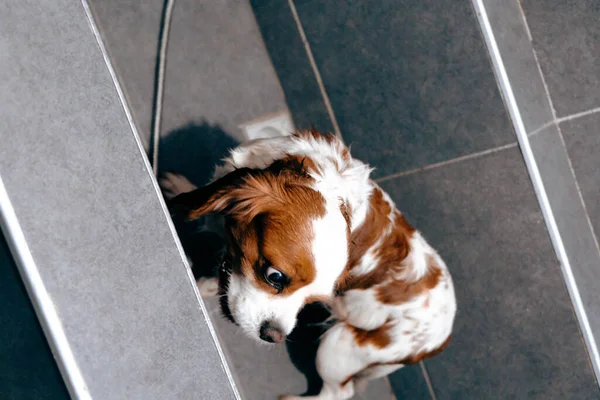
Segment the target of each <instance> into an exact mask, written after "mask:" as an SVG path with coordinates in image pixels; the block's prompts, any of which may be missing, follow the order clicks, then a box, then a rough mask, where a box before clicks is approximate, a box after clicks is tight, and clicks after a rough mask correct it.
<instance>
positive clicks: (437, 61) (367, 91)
mask: <svg viewBox="0 0 600 400" xmlns="http://www.w3.org/2000/svg"><path fill="white" fill-rule="evenodd" d="M256 3H260V2H258V1H257V2H256ZM268 4H269V7H264V8H257V7H255V12H256V13H257V15H258V21H259V23H260V24H261V30H262V32H263V33H264V34H265V37H266V41H267V47H268V49H269V53H270V54H271V56H272V57H274V58H277V59H278V60H280V61H279V63H280V64H284V65H291V64H295V63H299V64H300V65H301V66H302V70H303V71H305V70H306V69H307V68H305V67H303V66H304V65H305V64H306V62H305V61H303V60H305V59H306V56H304V57H303V58H300V59H299V57H301V56H299V53H300V52H301V48H300V43H298V42H299V41H298V32H297V31H296V32H294V31H293V30H292V29H290V27H291V26H294V25H295V21H294V20H293V19H292V18H291V15H290V13H289V5H288V2H287V1H286V0H278V1H277V0H271V1H270V2H269V3H268ZM296 7H297V11H298V15H299V17H300V19H301V23H302V26H303V27H304V30H305V31H306V36H307V39H308V42H309V43H310V46H311V49H312V52H313V53H314V58H315V61H316V64H317V66H318V68H319V71H320V73H321V75H322V78H323V83H324V87H325V88H326V90H327V93H328V95H329V97H330V99H331V105H332V108H333V110H334V112H335V116H336V118H337V120H338V122H339V125H340V129H341V131H342V133H343V135H344V138H345V139H346V141H348V142H349V143H352V144H353V146H354V149H353V150H354V153H355V155H356V156H357V157H359V158H361V159H364V160H365V161H367V162H369V163H371V164H373V165H374V166H376V168H377V170H376V171H375V175H376V176H378V177H381V176H385V175H389V174H392V173H394V172H398V171H404V170H407V169H412V168H418V167H421V166H423V165H426V164H430V163H434V162H438V161H444V160H447V159H449V158H454V157H458V156H461V155H465V154H469V153H472V152H476V151H481V150H485V149H488V148H491V147H496V146H500V145H503V144H507V143H509V142H511V141H514V136H513V135H512V133H511V129H510V124H509V121H508V120H507V118H506V115H505V112H504V109H503V105H502V100H501V98H500V96H499V94H498V91H497V88H496V83H495V80H494V77H493V73H492V70H491V69H490V67H489V63H488V56H487V53H486V51H485V47H484V44H483V41H482V40H481V34H480V32H479V28H478V26H477V24H476V20H475V17H474V15H473V12H472V10H471V5H470V3H469V2H468V1H460V2H455V1H443V2H440V1H433V0H431V1H429V0H427V1H420V2H416V3H415V2H409V1H398V0H389V1H375V0H373V1H365V0H360V1H356V0H355V1H346V2H342V3H339V2H335V3H334V2H328V1H325V0H313V1H298V2H296ZM278 35H281V36H283V37H284V38H281V37H280V38H279V40H274V39H272V38H273V37H277V36H278ZM450 38H456V40H454V39H453V40H450ZM284 43H285V45H284ZM284 57H288V59H287V60H284V61H281V59H283V58H284ZM298 60H299V61H298ZM276 67H277V63H276ZM277 73H278V74H279V79H280V80H281V82H282V85H283V87H284V89H286V97H287V99H288V102H290V103H302V101H303V100H304V99H305V97H304V96H306V100H307V102H308V103H309V104H315V103H316V102H315V100H314V96H315V94H314V93H313V92H314V91H312V90H311V91H310V93H308V94H305V93H296V92H294V91H288V90H287V88H286V84H285V82H287V81H288V80H291V81H292V82H297V81H298V80H299V79H310V77H307V76H305V75H302V76H298V75H299V74H298V73H297V72H296V71H294V70H292V71H290V69H289V68H282V69H277ZM306 74H308V72H306ZM313 81H314V78H313ZM307 83H308V84H309V85H312V81H311V80H309V81H308V82H307ZM306 112H308V111H307V110H304V111H301V112H300V114H301V115H302V119H303V120H310V117H307V116H306ZM478 116H485V118H481V117H478ZM321 118H322V113H317V116H316V118H315V119H316V120H317V121H320V119H321ZM323 125H325V124H323ZM473 132H477V134H473Z"/></svg>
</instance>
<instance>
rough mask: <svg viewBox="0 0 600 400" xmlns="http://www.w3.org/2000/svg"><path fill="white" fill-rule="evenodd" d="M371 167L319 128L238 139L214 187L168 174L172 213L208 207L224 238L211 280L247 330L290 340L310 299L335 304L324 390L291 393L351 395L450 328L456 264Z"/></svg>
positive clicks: (328, 397) (323, 359)
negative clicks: (373, 174) (409, 219)
mask: <svg viewBox="0 0 600 400" xmlns="http://www.w3.org/2000/svg"><path fill="white" fill-rule="evenodd" d="M371 172H372V168H371V167H369V166H368V165H367V164H365V163H363V162H361V161H359V160H357V159H355V158H353V157H352V156H351V154H350V151H349V149H348V147H347V146H346V145H345V144H344V142H343V140H342V139H341V138H340V137H339V136H336V135H333V134H321V133H319V132H317V131H316V130H314V129H312V130H306V131H300V132H298V133H296V134H294V135H291V136H284V137H279V138H270V139H259V140H255V141H252V142H248V143H245V144H242V145H240V146H239V147H236V148H234V149H233V150H231V152H230V154H229V156H228V157H227V158H225V159H224V163H223V165H220V166H218V167H217V168H216V170H215V174H214V179H213V180H212V182H211V183H210V184H208V185H207V186H205V187H202V188H197V187H195V186H193V185H192V184H191V183H189V181H187V180H186V179H185V178H184V177H182V176H179V175H175V174H170V175H167V176H165V178H163V179H162V180H161V186H162V187H163V189H164V190H165V196H166V197H167V199H168V200H167V202H168V206H169V209H170V210H171V212H172V214H173V215H174V216H175V215H177V216H183V217H185V218H187V219H197V218H200V217H205V218H207V222H206V224H207V227H208V228H207V229H210V230H213V231H215V232H220V234H221V235H223V237H224V238H225V240H226V243H227V246H226V249H225V253H224V258H223V263H222V264H221V266H220V268H219V271H218V272H219V276H218V285H217V284H214V283H210V282H208V281H207V282H205V283H206V284H205V285H203V286H202V287H204V288H205V289H204V290H202V287H201V291H202V292H203V294H206V293H211V292H212V293H214V292H215V291H217V292H218V294H219V295H220V304H221V308H222V311H223V314H224V315H225V316H226V317H227V318H228V319H229V320H231V321H232V322H234V323H235V324H237V325H238V326H239V327H240V328H241V329H242V330H243V331H244V332H245V333H246V334H247V335H248V336H249V337H251V338H254V339H256V340H259V341H264V342H269V343H281V342H284V341H285V339H286V337H287V336H288V335H289V334H290V333H291V332H292V330H293V329H294V327H295V325H296V320H297V315H298V313H299V311H300V310H301V309H302V308H303V307H304V306H305V305H307V304H309V303H312V302H315V301H319V302H322V303H324V304H328V305H329V306H330V307H331V312H332V315H333V321H334V322H332V323H331V327H329V328H328V329H327V331H326V332H325V333H324V334H323V336H322V337H321V339H320V343H319V347H318V351H317V357H316V367H317V371H318V374H319V375H320V377H321V379H322V381H323V384H322V387H321V391H320V393H319V394H318V395H314V396H296V395H283V396H281V397H280V399H282V400H294V399H298V400H299V399H314V400H344V399H349V398H351V397H352V396H353V395H354V393H355V391H360V390H364V388H365V385H366V382H367V381H369V380H372V379H375V378H379V377H383V376H387V375H388V374H390V373H392V372H394V371H396V370H398V369H400V368H402V367H403V366H405V365H409V364H415V363H417V362H419V361H420V360H422V359H424V358H426V357H430V356H433V355H435V354H437V353H439V352H441V351H442V350H443V349H444V348H445V347H446V345H447V344H448V342H449V340H450V337H451V332H452V328H453V324H454V318H455V314H456V309H457V306H456V298H455V293H454V285H453V281H452V278H451V276H450V273H449V271H448V268H447V266H446V264H445V263H444V261H443V260H442V258H441V257H440V256H439V255H438V253H437V252H436V251H435V250H434V249H433V248H432V247H431V246H430V245H429V244H428V242H427V241H426V240H425V239H424V238H423V236H422V235H421V234H420V233H419V232H418V231H417V230H416V229H414V228H413V227H412V226H411V225H409V224H408V223H407V221H406V220H405V218H404V216H403V214H402V213H401V212H400V211H399V210H398V209H397V208H396V206H395V205H394V202H393V201H392V200H391V198H390V197H389V196H388V195H387V194H386V193H385V192H384V191H383V190H382V189H381V188H380V187H379V186H378V185H377V184H376V183H375V182H374V181H373V180H371V179H370V175H371Z"/></svg>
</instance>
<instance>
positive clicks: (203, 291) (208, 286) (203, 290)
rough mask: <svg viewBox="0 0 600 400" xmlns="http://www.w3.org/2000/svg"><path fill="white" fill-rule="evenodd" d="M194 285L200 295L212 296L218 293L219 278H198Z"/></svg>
mask: <svg viewBox="0 0 600 400" xmlns="http://www.w3.org/2000/svg"><path fill="white" fill-rule="evenodd" d="M196 286H198V290H199V291H200V295H201V296H202V297H213V296H216V295H217V294H219V280H218V279H217V278H200V279H198V280H197V281H196Z"/></svg>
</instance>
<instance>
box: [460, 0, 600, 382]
mask: <svg viewBox="0 0 600 400" xmlns="http://www.w3.org/2000/svg"><path fill="white" fill-rule="evenodd" d="M483 1H484V0H472V2H473V6H474V8H475V11H476V14H477V20H478V22H479V25H480V28H481V30H482V32H483V37H484V39H485V42H486V45H487V48H488V51H489V54H490V57H491V59H492V66H493V67H494V72H495V74H496V78H497V80H498V86H499V87H500V90H501V91H502V93H503V94H504V97H505V99H506V106H507V109H508V112H509V115H510V116H511V119H512V121H513V125H514V127H515V132H516V134H517V138H518V141H519V144H520V147H521V151H522V153H523V158H524V159H525V164H526V166H527V169H528V171H529V175H530V179H531V181H532V184H533V188H534V190H535V193H536V195H537V198H538V201H539V203H540V208H541V210H542V214H543V216H544V219H545V221H546V225H547V227H548V232H549V234H550V238H551V240H552V244H553V245H554V249H555V251H556V255H557V257H558V259H559V260H560V266H561V270H562V272H563V277H564V280H565V284H566V287H567V290H568V292H569V295H570V296H571V301H572V302H573V308H574V310H575V314H576V315H577V319H578V320H579V324H580V327H581V330H582V333H583V336H584V339H585V342H586V344H587V346H588V351H589V356H590V360H591V362H592V366H593V368H594V373H595V375H596V378H598V376H599V374H600V354H599V353H598V347H597V343H596V339H595V337H594V332H593V330H592V328H591V325H590V321H589V318H588V315H587V310H586V308H585V306H584V304H583V300H582V298H581V293H579V288H578V286H577V281H576V280H575V277H574V274H573V267H572V265H571V262H570V260H569V256H568V254H567V251H566V248H565V244H564V242H563V239H562V234H561V231H560V230H559V229H558V224H557V222H556V219H555V217H554V210H553V209H552V206H551V204H550V200H549V198H548V194H547V192H546V188H545V185H544V182H543V180H542V175H541V173H540V170H539V168H538V165H537V160H536V158H535V156H534V154H533V150H532V148H531V143H530V142H529V136H528V135H527V131H526V129H525V124H524V122H523V118H522V117H521V111H520V109H519V107H518V105H517V102H516V98H515V95H514V92H513V89H512V86H511V83H510V80H509V78H508V74H507V71H506V67H505V66H504V61H503V60H502V55H501V54H500V50H499V49H498V44H497V42H496V37H495V35H494V31H493V29H492V27H491V23H490V20H489V18H488V16H487V11H486V8H485V5H484V4H483ZM523 18H525V16H524V15H523ZM525 21H526V20H525ZM538 68H539V63H538ZM542 76H543V75H542Z"/></svg>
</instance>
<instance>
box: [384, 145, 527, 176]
mask: <svg viewBox="0 0 600 400" xmlns="http://www.w3.org/2000/svg"><path fill="white" fill-rule="evenodd" d="M517 146H518V143H517V142H512V143H509V144H505V145H504V146H498V147H494V148H492V149H488V150H483V151H478V152H476V153H471V154H467V155H466V156H460V157H456V158H451V159H450V160H445V161H441V162H438V163H434V164H429V165H425V166H423V167H419V168H414V169H409V170H407V171H402V172H398V173H395V174H391V175H386V176H383V177H381V178H378V179H375V181H376V182H385V181H389V180H392V179H396V178H400V177H403V176H407V175H412V174H416V173H417V172H423V171H428V170H430V169H434V168H439V167H443V166H445V165H449V164H455V163H458V162H461V161H465V160H470V159H472V158H478V157H482V156H486V155H488V154H494V153H497V152H499V151H502V150H507V149H511V148H513V147H517Z"/></svg>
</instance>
